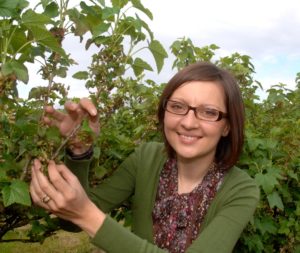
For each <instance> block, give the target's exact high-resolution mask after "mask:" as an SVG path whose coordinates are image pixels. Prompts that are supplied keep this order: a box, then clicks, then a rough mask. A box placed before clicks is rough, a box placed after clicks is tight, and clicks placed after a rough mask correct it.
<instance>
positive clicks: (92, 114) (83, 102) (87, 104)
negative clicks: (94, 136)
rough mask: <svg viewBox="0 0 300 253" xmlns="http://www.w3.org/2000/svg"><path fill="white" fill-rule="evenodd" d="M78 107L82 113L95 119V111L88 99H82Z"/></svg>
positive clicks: (96, 113)
mask: <svg viewBox="0 0 300 253" xmlns="http://www.w3.org/2000/svg"><path fill="white" fill-rule="evenodd" d="M79 104H80V106H81V107H82V108H83V110H84V111H86V112H87V113H88V114H89V116H90V118H91V119H95V118H96V119H97V115H98V112H97V109H96V107H95V105H94V104H93V102H92V101H91V100H90V99H88V98H82V99H81V100H80V102H79Z"/></svg>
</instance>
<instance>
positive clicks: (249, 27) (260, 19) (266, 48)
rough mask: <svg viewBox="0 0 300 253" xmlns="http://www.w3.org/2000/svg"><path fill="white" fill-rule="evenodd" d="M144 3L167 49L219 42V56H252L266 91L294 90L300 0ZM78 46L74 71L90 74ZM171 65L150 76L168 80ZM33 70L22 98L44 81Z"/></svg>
mask: <svg viewBox="0 0 300 253" xmlns="http://www.w3.org/2000/svg"><path fill="white" fill-rule="evenodd" d="M34 1H35V0H32V1H31V2H34ZM141 2H142V3H143V4H144V6H145V7H147V8H148V9H150V11H151V12H152V13H153V16H154V19H153V21H151V20H149V19H145V21H146V22H147V23H148V24H149V26H150V29H151V30H152V31H153V32H154V36H155V38H156V39H158V40H159V41H160V42H161V43H162V44H163V45H164V46H165V48H166V49H168V48H169V46H170V45H171V44H172V42H174V41H175V40H176V39H178V38H181V37H183V36H185V37H189V38H191V40H192V41H193V43H194V45H196V46H198V47H202V46H206V45H209V44H212V43H214V44H216V45H218V46H219V47H220V50H218V51H217V52H218V53H219V54H220V55H223V56H224V55H230V54H231V53H234V52H238V53H240V54H247V55H249V56H251V57H252V62H253V63H254V66H255V69H256V76H255V77H256V79H257V80H258V81H260V82H262V84H263V86H264V87H265V89H267V88H268V87H270V85H274V84H277V83H279V82H281V83H285V84H287V85H288V87H290V88H294V87H295V77H296V73H298V72H300V48H299V46H300V36H299V34H300V1H299V0H285V1H282V0H273V1H271V0H251V1H250V0H247V1H246V0H243V1H241V0H225V1H224V0H209V1H208V0H184V1H183V0H159V1H158V0H141ZM77 42H78V41H76V43H77ZM76 43H75V42H74V38H73V39H71V38H70V39H68V38H67V39H66V41H65V44H64V45H65V48H66V50H67V52H69V53H71V56H72V57H73V58H74V59H75V60H76V61H77V62H78V63H79V65H78V66H74V67H73V68H71V72H76V71H78V70H85V68H86V66H87V65H88V64H89V61H90V60H91V59H90V57H89V53H87V52H84V51H80V50H78V48H76V47H74V45H76ZM78 43H79V42H78ZM81 47H82V46H81ZM83 56H84V57H83ZM170 64H171V63H170V62H167V64H166V66H165V67H164V69H163V71H162V73H161V74H160V75H157V73H152V74H150V73H149V77H150V78H152V79H154V80H156V81H157V82H167V81H168V80H169V79H170V77H171V76H172V74H173V72H172V71H171V69H170ZM30 69H31V71H30V85H27V88H24V87H22V89H21V90H22V91H23V92H22V91H21V93H22V94H26V92H28V90H29V89H30V88H31V87H32V86H34V85H40V81H38V79H37V78H33V77H34V72H35V71H36V70H35V69H34V66H31V67H30ZM32 78H33V79H32ZM35 82H39V83H38V84H37V83H35ZM70 82H72V85H71V91H70V95H71V96H81V95H83V96H84V95H86V94H88V93H86V92H85V88H84V82H81V81H77V80H72V81H70ZM24 96H25V95H24Z"/></svg>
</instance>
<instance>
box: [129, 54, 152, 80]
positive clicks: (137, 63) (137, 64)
mask: <svg viewBox="0 0 300 253" xmlns="http://www.w3.org/2000/svg"><path fill="white" fill-rule="evenodd" d="M132 68H133V71H134V74H135V75H136V76H139V75H140V74H141V73H143V71H144V70H149V71H153V69H152V68H151V66H150V65H149V64H148V63H147V62H145V61H143V60H142V59H141V58H136V59H135V60H134V63H133V64H132Z"/></svg>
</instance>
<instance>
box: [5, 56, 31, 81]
mask: <svg viewBox="0 0 300 253" xmlns="http://www.w3.org/2000/svg"><path fill="white" fill-rule="evenodd" d="M2 72H3V74H4V75H9V74H15V75H16V77H17V79H18V80H20V81H22V82H24V83H28V80H29V76H28V70H27V68H26V67H25V65H24V64H23V63H20V62H18V61H16V60H12V61H10V62H7V63H5V64H4V65H3V66H2Z"/></svg>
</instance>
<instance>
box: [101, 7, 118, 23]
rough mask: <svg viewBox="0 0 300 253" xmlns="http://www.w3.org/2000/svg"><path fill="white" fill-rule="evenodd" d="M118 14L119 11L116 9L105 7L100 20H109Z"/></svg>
mask: <svg viewBox="0 0 300 253" xmlns="http://www.w3.org/2000/svg"><path fill="white" fill-rule="evenodd" d="M119 12H120V9H119V8H117V7H113V8H111V7H106V8H104V9H103V11H102V19H104V20H110V19H111V18H113V17H114V16H115V15H116V14H118V13H119Z"/></svg>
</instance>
